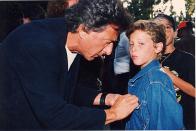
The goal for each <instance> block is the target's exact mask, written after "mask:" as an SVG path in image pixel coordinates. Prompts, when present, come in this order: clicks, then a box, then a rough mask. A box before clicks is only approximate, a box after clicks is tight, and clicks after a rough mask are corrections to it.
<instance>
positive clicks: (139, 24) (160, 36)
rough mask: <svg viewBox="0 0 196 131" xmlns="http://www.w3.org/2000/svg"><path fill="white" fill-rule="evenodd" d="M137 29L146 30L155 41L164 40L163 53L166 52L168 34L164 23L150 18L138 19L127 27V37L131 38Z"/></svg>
mask: <svg viewBox="0 0 196 131" xmlns="http://www.w3.org/2000/svg"><path fill="white" fill-rule="evenodd" d="M136 30H141V31H144V32H146V33H147V34H148V35H150V37H151V39H152V41H153V42H154V43H159V42H162V43H163V50H162V52H161V53H162V54H163V53H164V51H165V48H166V34H165V28H164V26H163V25H161V24H158V23H156V22H154V21H150V20H138V21H136V22H135V23H134V24H133V25H130V26H129V28H128V29H127V32H126V35H127V37H128V38H130V35H131V34H132V33H133V32H135V31H136Z"/></svg>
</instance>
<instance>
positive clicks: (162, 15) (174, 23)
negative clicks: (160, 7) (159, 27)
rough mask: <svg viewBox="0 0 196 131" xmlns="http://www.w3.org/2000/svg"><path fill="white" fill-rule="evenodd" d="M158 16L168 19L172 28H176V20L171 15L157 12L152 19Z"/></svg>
mask: <svg viewBox="0 0 196 131" xmlns="http://www.w3.org/2000/svg"><path fill="white" fill-rule="evenodd" d="M158 18H163V19H166V20H168V21H169V23H170V24H171V26H172V28H173V30H174V31H175V30H176V22H175V20H174V19H173V17H171V16H169V15H166V14H158V15H157V16H156V17H155V18H154V19H158Z"/></svg>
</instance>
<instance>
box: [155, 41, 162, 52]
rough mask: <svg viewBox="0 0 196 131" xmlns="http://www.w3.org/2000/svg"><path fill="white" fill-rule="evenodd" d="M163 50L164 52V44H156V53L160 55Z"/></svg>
mask: <svg viewBox="0 0 196 131" xmlns="http://www.w3.org/2000/svg"><path fill="white" fill-rule="evenodd" d="M162 50H163V43H162V42H159V43H156V45H155V52H156V53H157V54H158V53H160V52H161V51H162Z"/></svg>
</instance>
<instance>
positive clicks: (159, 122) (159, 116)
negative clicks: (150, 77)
mask: <svg viewBox="0 0 196 131" xmlns="http://www.w3.org/2000/svg"><path fill="white" fill-rule="evenodd" d="M166 83H167V84H163V83H162V82H151V84H150V86H149V89H148V90H147V92H148V94H149V95H148V99H149V101H151V102H149V108H148V109H149V112H150V114H151V116H150V117H151V119H150V122H149V124H150V125H149V129H159V130H160V129H161V130H163V129H176V130H178V129H183V122H182V121H183V120H182V108H181V106H180V105H179V104H178V103H177V101H176V96H175V92H174V90H173V88H171V87H173V85H172V83H171V82H170V81H167V82H166Z"/></svg>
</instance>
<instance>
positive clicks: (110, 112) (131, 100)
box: [105, 94, 139, 124]
mask: <svg viewBox="0 0 196 131" xmlns="http://www.w3.org/2000/svg"><path fill="white" fill-rule="evenodd" d="M138 105H139V104H138V98H137V97H136V96H134V95H130V94H127V95H122V96H118V98H117V99H116V101H115V102H114V103H113V106H112V107H111V108H110V109H106V110H105V112H106V122H105V124H109V123H111V122H114V121H118V120H121V119H124V118H125V117H127V116H128V115H129V114H131V112H132V111H133V110H134V109H135V108H136V107H137V106H138Z"/></svg>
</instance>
